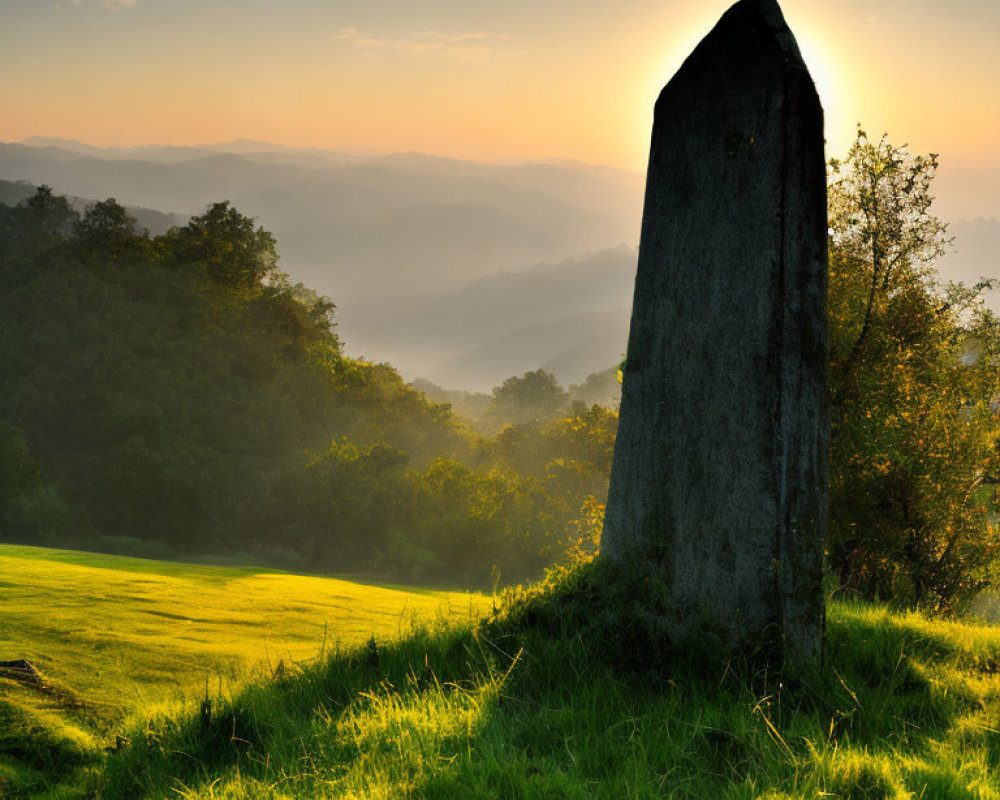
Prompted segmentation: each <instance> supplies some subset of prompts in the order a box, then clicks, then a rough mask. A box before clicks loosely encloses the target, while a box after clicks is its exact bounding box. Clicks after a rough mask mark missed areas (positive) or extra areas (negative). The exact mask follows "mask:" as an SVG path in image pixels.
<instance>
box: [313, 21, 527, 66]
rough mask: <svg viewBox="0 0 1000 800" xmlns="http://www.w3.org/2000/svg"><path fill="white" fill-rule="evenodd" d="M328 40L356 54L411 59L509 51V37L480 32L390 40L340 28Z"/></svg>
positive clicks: (480, 55) (415, 35)
mask: <svg viewBox="0 0 1000 800" xmlns="http://www.w3.org/2000/svg"><path fill="white" fill-rule="evenodd" d="M330 38H331V39H332V40H333V41H335V42H347V43H348V44H350V45H352V46H353V47H355V48H356V49H358V50H376V51H377V50H382V51H395V52H399V53H409V54H413V55H421V54H436V55H446V56H454V57H458V58H472V59H475V58H484V57H486V56H488V55H491V54H493V53H496V52H499V51H503V50H509V49H510V37H509V36H506V35H504V34H494V33H485V32H483V31H476V32H472V33H442V32H440V31H419V32H417V33H410V34H407V35H405V36H401V37H398V38H391V37H384V36H371V35H369V34H366V33H362V32H361V31H359V30H358V29H357V28H341V29H340V30H339V31H338V32H337V33H335V34H334V35H333V36H331V37H330Z"/></svg>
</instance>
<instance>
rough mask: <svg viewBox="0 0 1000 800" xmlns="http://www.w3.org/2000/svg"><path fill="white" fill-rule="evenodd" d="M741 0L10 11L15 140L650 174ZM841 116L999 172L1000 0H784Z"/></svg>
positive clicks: (12, 7) (103, 6)
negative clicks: (702, 57)
mask: <svg viewBox="0 0 1000 800" xmlns="http://www.w3.org/2000/svg"><path fill="white" fill-rule="evenodd" d="M729 4H730V3H729V2H727V0H718V1H717V0H615V1H614V2H609V0H283V2H280V3H278V2H273V0H228V1H227V0H58V1H56V0H0V70H2V74H3V80H2V81H0V140H2V141H18V140H21V139H24V138H26V137H29V136H36V135H42V136H59V137H65V138H72V139H79V140H81V141H85V142H88V143H91V144H98V145H138V144H151V143H159V144H176V145H180V144H200V143H208V142H221V141H228V140H232V139H236V138H242V137H245V138H250V139H258V140H264V141H270V142H275V143H281V144H287V145H293V146H313V147H322V148H325V149H332V150H352V151H370V152H424V153H433V154H438V155H445V156H454V157H460V158H472V159H478V160H486V161H517V160H526V159H538V158H568V159H577V160H581V161H586V162H590V163H596V164H607V165H610V166H617V167H625V168H630V169H636V170H643V169H645V164H646V158H647V152H648V146H649V133H650V126H651V123H652V105H653V101H654V100H655V98H656V95H657V93H658V92H659V89H660V88H661V87H662V85H663V84H664V83H666V81H667V80H668V79H669V78H670V76H671V75H672V74H673V72H674V71H675V70H676V69H677V67H678V66H679V65H680V63H681V62H682V61H683V59H684V57H685V56H686V55H687V54H688V53H689V52H690V51H691V50H692V49H693V47H694V46H695V45H696V44H697V42H698V40H699V39H700V38H701V37H702V36H703V35H704V34H706V33H707V32H708V31H709V30H710V29H711V27H712V26H713V25H714V23H715V21H716V20H717V19H718V17H719V16H720V15H721V14H722V13H723V12H724V11H725V9H726V8H727V7H728V5H729ZM782 7H783V9H784V12H785V16H786V18H787V20H788V22H789V24H790V26H791V27H792V30H793V31H794V32H795V34H796V37H797V39H798V41H799V45H800V49H801V50H802V52H803V55H804V57H805V59H806V61H807V63H808V65H809V67H810V70H811V72H812V74H813V77H814V79H815V81H816V83H817V87H818V88H819V90H820V96H821V99H822V100H823V104H824V107H825V109H826V118H827V140H828V154H829V155H834V156H839V155H843V154H844V153H845V152H846V150H847V147H848V145H849V143H850V141H851V140H852V138H853V136H854V133H855V129H856V125H857V124H858V123H859V122H860V123H862V124H863V125H864V127H865V128H866V129H867V130H868V131H869V133H873V134H876V133H882V132H887V133H888V134H889V136H890V139H891V140H892V141H893V142H894V143H897V144H901V143H908V144H909V145H910V147H911V150H913V151H914V152H938V153H941V154H942V159H943V163H950V164H952V165H957V166H961V167H968V168H976V167H993V168H995V167H1000V97H998V88H997V87H998V86H1000V2H997V0H948V2H945V0H836V2H834V1H833V0H783V2H782Z"/></svg>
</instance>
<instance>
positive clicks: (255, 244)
mask: <svg viewBox="0 0 1000 800" xmlns="http://www.w3.org/2000/svg"><path fill="white" fill-rule="evenodd" d="M164 241H165V243H166V244H167V246H168V248H169V250H170V251H171V252H172V253H173V255H174V257H175V258H176V259H177V260H178V261H180V262H182V263H201V264H204V266H205V270H206V271H207V272H208V274H209V275H210V276H211V277H212V278H213V279H214V280H216V281H218V282H219V283H221V284H225V285H228V286H232V287H237V288H243V289H249V288H255V287H258V286H260V285H261V283H262V282H263V281H264V280H265V279H267V278H268V277H269V276H270V275H271V274H272V273H273V272H274V270H275V269H276V267H277V264H278V254H277V250H276V243H275V240H274V236H272V235H271V234H270V233H269V232H268V231H266V230H264V228H262V227H260V226H257V225H255V224H254V219H253V218H252V217H247V216H244V215H243V214H241V213H240V212H239V211H237V210H236V208H234V207H233V206H232V205H231V204H230V203H229V201H228V200H226V201H223V202H221V203H213V204H212V205H211V206H209V208H208V210H207V211H206V212H205V213H204V214H202V215H200V216H197V217H192V219H191V221H190V222H189V223H188V224H187V225H186V226H185V227H183V228H173V229H171V230H170V231H168V232H167V234H166V236H165V237H164Z"/></svg>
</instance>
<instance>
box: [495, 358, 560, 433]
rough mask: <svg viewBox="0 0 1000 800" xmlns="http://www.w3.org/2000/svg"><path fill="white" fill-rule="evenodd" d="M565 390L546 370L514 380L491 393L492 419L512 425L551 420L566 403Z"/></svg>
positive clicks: (512, 378)
mask: <svg viewBox="0 0 1000 800" xmlns="http://www.w3.org/2000/svg"><path fill="white" fill-rule="evenodd" d="M566 398H567V394H566V390H565V389H563V388H562V387H561V386H560V385H559V383H558V382H557V381H556V379H555V376H553V375H552V374H550V373H548V372H546V371H545V370H541V369H536V370H535V371H534V372H525V373H524V375H522V376H521V377H517V376H513V377H510V378H508V379H507V380H505V381H504V382H503V383H502V384H501V385H500V386H497V387H496V388H495V389H494V390H493V408H491V409H490V411H489V412H488V413H489V414H490V416H491V417H494V418H495V419H497V420H500V421H503V422H513V423H515V424H520V423H525V422H537V421H541V420H545V419H550V418H552V417H554V416H555V415H556V413H557V412H558V411H559V409H560V408H562V406H563V405H565V403H566Z"/></svg>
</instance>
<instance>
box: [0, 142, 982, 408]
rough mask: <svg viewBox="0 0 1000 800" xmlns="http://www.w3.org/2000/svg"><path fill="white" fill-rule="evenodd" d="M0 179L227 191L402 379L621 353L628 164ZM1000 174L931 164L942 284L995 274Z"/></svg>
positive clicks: (139, 196) (284, 159)
mask: <svg viewBox="0 0 1000 800" xmlns="http://www.w3.org/2000/svg"><path fill="white" fill-rule="evenodd" d="M0 177H3V178H6V179H7V180H17V181H25V182H28V183H31V184H42V183H44V184H49V185H51V186H53V187H54V189H55V190H56V191H57V192H60V193H66V194H68V195H75V196H78V197H80V198H94V199H101V198H105V197H115V198H116V199H117V200H119V201H120V202H122V203H123V204H125V205H127V206H132V207H139V208H145V209H151V210H158V211H160V212H163V213H164V214H165V216H161V217H156V215H154V214H151V213H150V214H146V216H145V217H144V216H142V215H140V216H139V222H140V224H142V225H143V226H145V227H147V228H149V229H150V231H151V233H154V234H155V233H161V232H163V229H164V226H167V227H169V225H170V224H180V223H182V222H183V221H185V220H186V218H187V217H188V216H190V215H193V214H198V213H201V212H202V211H204V209H205V207H206V206H207V205H208V204H209V203H211V202H214V201H217V200H219V199H228V200H230V201H232V202H233V204H234V205H235V206H236V207H237V208H239V209H240V210H241V211H242V212H243V213H245V214H248V215H250V216H253V217H256V218H257V221H258V222H259V223H260V224H261V225H262V226H263V227H264V228H266V229H267V230H270V231H272V232H273V233H274V234H275V237H276V238H277V241H278V247H279V255H280V257H281V263H282V267H283V269H284V270H286V271H287V272H288V273H289V274H290V275H291V276H292V278H293V279H294V280H296V281H301V282H303V283H305V284H306V285H307V286H310V287H312V288H314V289H315V290H317V291H318V292H320V293H322V294H325V295H327V296H329V297H330V298H331V299H332V300H333V301H334V302H335V303H336V304H337V307H338V308H337V320H338V325H339V333H340V335H341V338H342V339H343V341H344V343H345V347H346V351H347V352H348V353H351V354H354V355H359V356H364V357H366V358H369V359H371V360H374V361H388V362H390V363H392V364H393V365H394V366H396V367H397V368H398V369H399V370H400V371H401V372H402V374H403V375H404V376H405V377H406V378H408V379H411V380H412V379H415V378H417V377H424V378H428V379H430V380H431V381H433V382H434V383H436V384H439V385H441V386H443V387H445V388H449V389H463V390H472V391H488V390H489V389H490V388H491V387H493V386H495V385H497V384H498V383H500V382H501V381H502V380H504V379H505V378H506V377H508V376H510V375H514V374H520V373H523V372H525V371H528V370H533V369H538V368H544V369H546V370H547V371H551V372H552V373H553V374H555V376H556V377H557V378H558V379H559V381H560V382H561V383H563V384H564V385H569V384H571V383H579V382H581V381H583V380H584V379H585V378H586V377H587V375H589V374H591V373H594V372H597V371H600V370H603V369H606V368H607V367H608V366H610V365H611V364H613V363H617V361H618V360H620V357H621V354H622V353H623V352H624V349H625V342H626V338H627V335H628V318H629V310H630V306H631V292H632V280H633V278H634V274H635V259H636V249H635V248H636V245H637V244H638V232H639V219H640V216H641V211H642V190H643V181H644V178H643V175H641V174H640V173H638V172H633V171H629V170H624V169H614V168H610V167H595V166H591V165H587V164H583V163H579V162H572V161H545V162H541V161H539V162H525V163H517V164H502V165H500V164H482V163H476V162H471V161H462V160H458V159H447V158H440V157H432V156H426V155H420V154H415V153H408V154H394V155H371V154H358V153H346V152H333V151H324V150H320V149H317V148H291V147H284V146H280V145H273V144H267V143H263V142H255V141H249V140H238V141H233V142H228V143H223V144H211V145H204V146H197V147H160V146H153V145H151V146H142V147H95V146H92V145H88V144H84V143H81V142H77V141H73V140H65V139H52V138H44V137H33V138H30V139H27V140H25V141H23V142H21V143H12V144H2V145H0ZM998 187H1000V170H996V169H994V170H978V171H973V170H969V169H957V168H956V169H953V170H950V169H949V168H948V167H947V165H946V166H945V167H944V168H942V169H941V171H940V175H939V180H938V183H937V190H938V195H939V199H938V206H939V213H940V214H941V215H942V216H943V218H944V219H945V220H946V221H949V222H951V224H952V228H951V230H952V233H953V234H954V236H955V238H956V241H955V249H954V252H953V253H951V254H949V255H948V256H946V257H945V258H944V260H943V261H942V262H941V273H942V275H943V276H944V277H945V278H946V279H955V280H964V281H967V282H972V283H974V282H975V281H976V280H978V279H979V278H980V277H981V276H983V275H985V274H992V273H995V272H996V271H997V270H996V255H995V254H996V253H997V252H1000V190H998ZM23 191H24V192H25V193H30V191H31V189H30V187H25V188H24V189H23ZM16 199H19V198H16ZM16 199H15V200H16ZM81 202H82V201H81Z"/></svg>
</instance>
